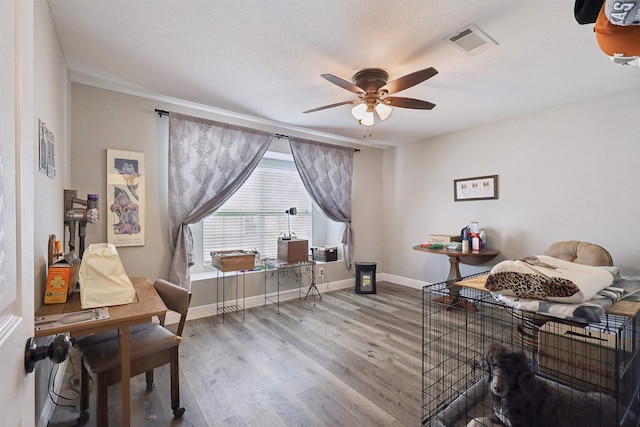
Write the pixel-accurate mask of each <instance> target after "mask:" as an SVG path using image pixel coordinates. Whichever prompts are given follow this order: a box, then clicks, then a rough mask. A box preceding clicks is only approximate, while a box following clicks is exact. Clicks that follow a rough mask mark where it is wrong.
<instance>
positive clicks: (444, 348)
mask: <svg viewBox="0 0 640 427" xmlns="http://www.w3.org/2000/svg"><path fill="white" fill-rule="evenodd" d="M482 274H486V273H481V274H480V275H482ZM480 275H475V276H480ZM475 276H468V277H465V278H463V279H461V280H459V281H456V282H441V283H436V284H434V285H428V286H425V287H424V288H423V327H422V331H423V332H422V416H421V423H422V426H429V427H453V426H456V427H457V426H467V424H468V423H469V422H470V421H471V420H472V419H478V418H481V417H487V418H495V417H494V413H493V407H492V403H491V395H490V392H489V385H488V383H487V381H486V380H485V372H484V369H483V359H484V356H485V353H486V351H487V349H488V348H489V346H490V345H491V344H492V343H500V344H502V345H504V346H506V347H507V348H514V349H516V350H521V351H523V352H524V353H525V354H526V357H527V361H528V365H529V367H530V369H531V370H532V371H533V372H534V373H535V374H536V376H538V377H541V378H543V381H546V382H547V383H548V384H550V385H552V386H553V387H558V388H564V389H567V390H570V393H573V390H578V391H579V392H581V391H596V392H599V393H601V394H598V395H596V396H603V399H609V401H611V403H612V400H611V399H610V398H608V397H604V396H605V395H609V396H612V397H613V398H614V399H615V403H612V404H611V405H610V406H611V407H613V406H615V410H613V412H615V416H614V415H613V414H612V415H610V416H608V418H609V419H602V420H599V422H598V423H597V425H615V426H639V425H640V416H638V415H640V410H639V409H640V350H639V346H640V330H639V326H640V324H639V323H640V321H639V318H640V316H638V315H636V316H633V317H625V316H616V315H609V314H606V315H605V316H604V317H603V318H602V322H601V323H599V324H591V325H588V326H586V327H584V325H578V324H566V323H563V322H562V321H560V319H554V318H552V317H546V316H545V317H541V316H539V315H536V314H535V313H529V312H522V311H519V310H514V309H512V308H511V307H508V306H506V305H504V304H503V303H501V302H498V301H497V300H496V299H494V298H493V296H492V295H491V294H490V293H489V292H487V291H485V290H480V289H477V288H467V287H464V286H459V285H457V283H459V282H461V281H463V280H467V279H469V278H471V277H475ZM462 283H464V282H462ZM556 320H558V321H556ZM596 404H597V403H596ZM602 417H605V415H602ZM613 418H615V419H613ZM600 421H601V422H600Z"/></svg>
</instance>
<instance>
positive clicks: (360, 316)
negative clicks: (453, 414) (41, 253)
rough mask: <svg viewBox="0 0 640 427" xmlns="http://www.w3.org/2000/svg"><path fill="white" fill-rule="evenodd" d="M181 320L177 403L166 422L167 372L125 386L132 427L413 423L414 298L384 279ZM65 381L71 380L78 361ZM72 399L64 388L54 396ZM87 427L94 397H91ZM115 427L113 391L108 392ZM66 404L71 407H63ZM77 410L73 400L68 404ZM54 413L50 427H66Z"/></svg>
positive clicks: (417, 308) (416, 394) (418, 363)
mask: <svg viewBox="0 0 640 427" xmlns="http://www.w3.org/2000/svg"><path fill="white" fill-rule="evenodd" d="M322 296H323V300H320V299H318V298H316V305H315V306H314V305H313V301H312V300H311V298H308V299H307V300H300V301H295V302H287V303H284V304H281V305H280V314H278V313H277V312H276V308H275V306H274V305H267V306H263V307H257V308H252V309H249V310H247V311H246V312H245V318H244V320H243V319H242V315H241V314H240V313H235V314H231V315H225V317H224V323H223V321H222V320H223V319H222V317H221V316H217V317H210V318H205V319H198V320H193V321H188V322H187V324H186V327H185V331H184V336H183V342H182V343H181V345H180V381H181V384H180V391H181V404H182V406H184V407H185V408H186V412H185V414H184V417H183V418H182V419H179V420H174V419H173V418H172V413H171V409H170V393H169V376H168V369H166V368H163V369H160V370H156V389H155V390H154V391H152V392H150V393H147V392H145V391H144V389H145V386H144V375H142V376H139V377H137V378H135V379H133V380H132V382H131V388H132V390H131V393H132V400H133V403H132V425H133V426H154V427H155V426H169V425H171V426H198V427H200V426H261V427H263V426H418V425H420V404H421V372H422V359H421V343H422V294H421V290H418V289H412V288H408V287H404V286H400V285H395V284H391V283H386V282H378V283H377V294H360V295H359V294H355V293H354V291H353V289H348V290H338V291H333V292H325V293H323V294H322ZM74 358H75V359H76V360H75V363H74V364H73V365H69V367H68V369H67V373H66V376H67V378H69V379H71V380H72V379H73V378H74V377H77V372H78V370H79V368H78V361H77V356H74ZM61 394H63V395H65V394H66V395H68V396H72V397H73V394H74V393H73V391H72V390H69V389H65V390H63V392H62V393H61ZM91 398H92V400H91V417H90V420H89V422H88V423H87V424H86V425H87V426H92V425H94V424H95V400H94V399H95V397H94V395H93V394H92V396H91ZM109 399H110V400H109V412H110V413H109V417H110V420H114V423H112V424H111V425H117V423H116V420H118V418H119V408H118V406H119V386H114V387H112V388H111V390H110V396H109ZM72 404H73V402H72ZM75 404H76V405H77V401H76V402H75ZM69 418H73V409H71V411H69V409H65V408H59V409H57V410H56V414H55V415H54V418H53V420H52V423H51V424H50V425H51V426H64V425H72V423H73V422H70V424H69V423H67V422H66V420H67V419H69Z"/></svg>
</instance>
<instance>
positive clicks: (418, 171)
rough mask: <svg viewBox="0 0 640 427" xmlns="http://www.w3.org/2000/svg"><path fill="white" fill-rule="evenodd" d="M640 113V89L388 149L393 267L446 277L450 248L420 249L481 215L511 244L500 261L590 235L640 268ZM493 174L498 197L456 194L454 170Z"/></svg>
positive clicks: (626, 269) (624, 264) (503, 246)
mask: <svg viewBox="0 0 640 427" xmlns="http://www.w3.org/2000/svg"><path fill="white" fill-rule="evenodd" d="M639 113H640V90H635V91H632V92H628V93H626V92H623V93H617V94H614V95H610V96H604V97H599V98H595V99H591V100H588V101H585V102H581V103H576V104H571V105H565V106H560V107H556V108H552V109H548V110H544V111H541V112H538V113H536V114H530V115H527V116H524V117H519V118H515V119H511V120H505V121H502V122H499V123H495V124H492V125H488V126H484V127H481V128H476V129H472V130H468V131H465V132H458V133H454V134H449V135H445V136H441V137H437V138H432V139H429V140H426V141H422V142H417V143H414V144H410V145H407V146H404V147H400V148H397V149H393V150H386V151H385V152H384V167H383V170H384V192H383V193H384V226H385V228H384V234H385V239H384V240H385V252H384V260H385V272H386V273H389V274H392V275H398V276H402V277H406V278H410V279H414V280H419V281H426V282H438V281H441V280H444V279H445V278H446V276H447V272H448V270H449V263H448V261H447V259H446V258H445V257H443V256H440V255H431V254H427V253H423V252H418V251H415V250H412V249H411V248H412V247H413V246H414V245H416V244H419V243H424V242H425V241H426V240H427V236H428V235H429V234H431V233H458V232H459V231H460V229H461V228H462V227H464V226H465V225H467V224H468V223H469V221H472V220H476V221H478V222H479V224H480V228H482V229H485V230H486V232H487V236H488V237H487V240H488V242H489V246H490V247H492V248H497V249H500V250H501V251H502V254H501V256H500V257H498V258H496V259H494V262H493V263H495V262H497V261H500V260H502V259H507V258H516V257H522V256H527V255H534V254H541V253H542V252H543V251H544V250H545V248H546V247H547V246H548V245H549V244H550V243H552V242H554V241H557V240H586V241H590V242H592V243H596V244H600V245H602V246H604V247H605V248H607V249H608V250H609V251H610V252H611V254H612V256H613V259H614V262H615V264H616V265H618V266H620V268H621V270H622V273H623V274H632V275H637V274H640V249H639V244H638V240H637V239H638V224H637V219H636V217H637V212H638V211H639V210H640V198H639V197H638V188H637V187H638V184H639V183H640V167H639V164H640V148H639V142H640V136H639V135H638V132H637V131H635V127H637V126H635V125H634V123H636V122H637V120H638V117H639ZM494 174H498V175H499V199H498V200H483V201H460V202H454V201H453V180H454V179H458V178H468V177H475V176H483V175H494ZM491 265H492V264H491V263H490V264H488V265H484V266H481V267H470V266H464V265H463V266H461V268H460V270H461V273H462V274H463V275H465V274H471V273H475V272H479V271H483V270H486V269H488V268H490V267H491Z"/></svg>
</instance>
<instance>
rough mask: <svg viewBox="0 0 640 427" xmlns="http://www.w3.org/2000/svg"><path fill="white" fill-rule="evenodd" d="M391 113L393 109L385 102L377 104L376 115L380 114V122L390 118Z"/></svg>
mask: <svg viewBox="0 0 640 427" xmlns="http://www.w3.org/2000/svg"><path fill="white" fill-rule="evenodd" d="M391 111H393V109H392V108H391V107H389V106H388V105H387V104H385V103H383V102H378V103H377V104H376V113H378V117H380V120H385V119H386V118H387V117H389V116H390V115H391Z"/></svg>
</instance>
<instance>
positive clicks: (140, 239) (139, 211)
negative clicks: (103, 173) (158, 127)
mask: <svg viewBox="0 0 640 427" xmlns="http://www.w3.org/2000/svg"><path fill="white" fill-rule="evenodd" d="M145 175H146V170H145V154H144V153H140V152H136V151H123V150H111V149H107V217H108V218H109V219H108V220H107V221H106V223H107V242H109V243H113V244H114V245H115V246H144V244H145V232H146V229H145V218H146V185H145Z"/></svg>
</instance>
